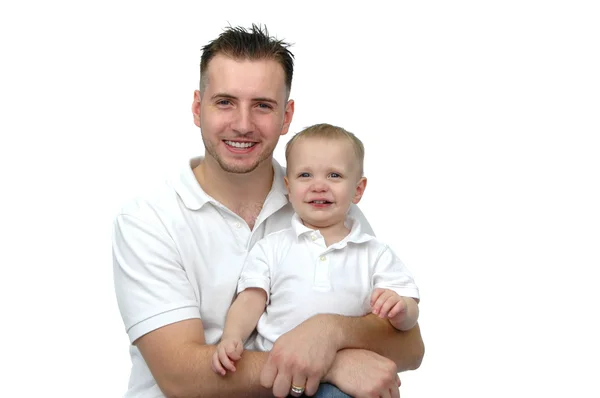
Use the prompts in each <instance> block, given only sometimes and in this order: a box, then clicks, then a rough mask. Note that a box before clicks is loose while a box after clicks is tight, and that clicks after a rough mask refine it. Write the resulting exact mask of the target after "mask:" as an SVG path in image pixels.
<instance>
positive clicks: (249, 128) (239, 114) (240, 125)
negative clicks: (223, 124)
mask: <svg viewBox="0 0 600 398" xmlns="http://www.w3.org/2000/svg"><path fill="white" fill-rule="evenodd" d="M231 128H232V129H233V130H234V131H235V132H236V133H239V134H242V135H246V134H249V133H252V132H253V131H254V122H253V120H252V112H251V110H250V109H246V108H242V107H240V108H239V109H238V110H237V111H236V115H235V119H234V120H233V123H232V125H231Z"/></svg>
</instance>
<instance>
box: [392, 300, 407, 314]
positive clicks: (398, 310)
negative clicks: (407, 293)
mask: <svg viewBox="0 0 600 398" xmlns="http://www.w3.org/2000/svg"><path fill="white" fill-rule="evenodd" d="M403 311H406V305H404V300H400V301H398V303H396V305H395V306H393V307H392V309H391V310H390V312H389V313H388V318H393V317H395V316H396V315H398V314H399V313H401V312H403Z"/></svg>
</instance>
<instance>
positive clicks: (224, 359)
mask: <svg viewBox="0 0 600 398" xmlns="http://www.w3.org/2000/svg"><path fill="white" fill-rule="evenodd" d="M217 352H218V353H219V361H221V364H222V365H223V367H224V368H225V369H228V370H231V371H232V372H235V366H234V365H233V362H231V359H229V356H228V355H227V351H225V350H218V351H217Z"/></svg>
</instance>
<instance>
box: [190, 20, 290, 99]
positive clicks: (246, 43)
mask: <svg viewBox="0 0 600 398" xmlns="http://www.w3.org/2000/svg"><path fill="white" fill-rule="evenodd" d="M290 46H291V44H289V43H286V42H284V41H283V40H278V39H276V38H275V37H271V36H269V32H268V30H267V27H266V26H263V27H261V26H260V25H255V24H252V27H251V28H249V29H245V28H243V27H240V26H237V27H232V26H230V27H228V28H226V29H225V30H224V31H223V33H221V34H220V35H219V37H217V38H216V39H214V40H213V41H211V42H209V43H208V44H207V45H206V46H204V47H203V48H202V56H201V58H200V92H201V93H204V90H205V88H206V85H207V84H208V82H207V74H206V72H207V70H208V64H209V62H210V60H211V59H213V57H214V56H215V55H217V54H223V55H226V56H228V57H230V58H232V59H235V60H250V61H257V60H263V59H266V60H273V61H276V62H278V63H279V64H280V65H281V67H282V68H283V72H284V74H285V86H286V88H287V94H288V96H289V94H290V91H291V89H292V76H293V74H294V54H292V52H291V51H290V50H288V47H290Z"/></svg>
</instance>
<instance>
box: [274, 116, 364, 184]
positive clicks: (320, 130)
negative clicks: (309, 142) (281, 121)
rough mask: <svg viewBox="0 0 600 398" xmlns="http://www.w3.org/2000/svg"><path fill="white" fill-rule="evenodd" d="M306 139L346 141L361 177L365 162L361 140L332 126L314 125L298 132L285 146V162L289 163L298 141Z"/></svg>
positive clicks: (340, 128) (324, 124)
mask: <svg viewBox="0 0 600 398" xmlns="http://www.w3.org/2000/svg"><path fill="white" fill-rule="evenodd" d="M306 138H324V139H329V140H331V139H338V140H347V141H348V142H350V143H351V144H352V148H353V149H354V154H355V155H356V160H357V161H358V164H359V170H360V175H361V176H362V175H363V165H364V161H365V147H364V145H363V143H362V141H361V140H359V139H358V137H356V136H355V135H354V134H352V133H351V132H349V131H347V130H345V129H343V128H342V127H338V126H333V125H331V124H327V123H321V124H315V125H312V126H310V127H307V128H305V129H304V130H302V131H300V132H299V133H297V134H296V135H294V136H293V137H292V139H291V140H289V141H288V143H287V144H286V146H285V160H286V162H289V158H290V155H291V153H292V149H293V148H294V145H296V143H297V142H298V141H299V140H303V139H306Z"/></svg>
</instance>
